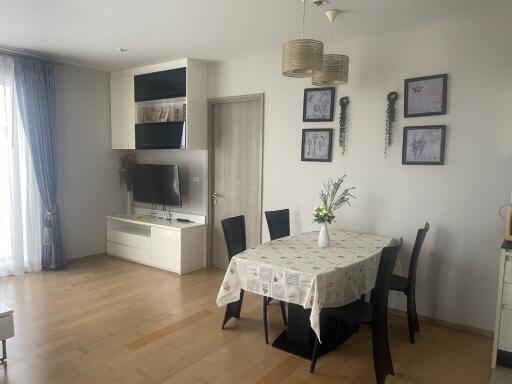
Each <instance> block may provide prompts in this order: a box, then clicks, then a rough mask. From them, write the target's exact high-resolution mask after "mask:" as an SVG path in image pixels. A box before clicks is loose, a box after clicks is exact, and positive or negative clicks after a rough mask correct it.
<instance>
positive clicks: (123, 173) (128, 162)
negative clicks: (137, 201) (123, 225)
mask: <svg viewBox="0 0 512 384" xmlns="http://www.w3.org/2000/svg"><path fill="white" fill-rule="evenodd" d="M136 163H137V156H136V155H135V154H134V153H125V154H124V155H123V156H120V157H119V177H120V178H121V185H122V184H125V185H126V214H127V215H131V214H132V185H133V178H132V166H133V164H136Z"/></svg>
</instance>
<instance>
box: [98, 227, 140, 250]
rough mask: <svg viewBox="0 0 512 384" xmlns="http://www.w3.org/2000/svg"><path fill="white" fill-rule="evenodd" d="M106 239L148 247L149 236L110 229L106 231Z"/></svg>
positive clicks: (122, 243) (133, 245)
mask: <svg viewBox="0 0 512 384" xmlns="http://www.w3.org/2000/svg"><path fill="white" fill-rule="evenodd" d="M107 241H108V242H111V243H118V244H121V245H128V246H130V247H136V248H142V249H149V246H150V237H148V236H141V235H137V234H134V233H129V232H124V231H116V230H112V229H109V230H108V231H107Z"/></svg>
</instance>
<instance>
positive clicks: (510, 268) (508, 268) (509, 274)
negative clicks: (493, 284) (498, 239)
mask: <svg viewBox="0 0 512 384" xmlns="http://www.w3.org/2000/svg"><path fill="white" fill-rule="evenodd" d="M503 281H504V282H505V283H511V284H512V256H509V255H508V254H507V261H505V276H504V277H503Z"/></svg>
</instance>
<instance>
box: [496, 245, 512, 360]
mask: <svg viewBox="0 0 512 384" xmlns="http://www.w3.org/2000/svg"><path fill="white" fill-rule="evenodd" d="M504 247H506V248H508V246H507V243H505V244H504ZM491 365H492V367H493V368H495V367H496V365H500V366H506V367H509V368H512V248H511V249H505V248H503V249H502V250H501V255H500V273H499V279H498V303H497V308H496V325H495V329H494V346H493V354H492V363H491Z"/></svg>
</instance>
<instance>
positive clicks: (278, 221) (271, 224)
mask: <svg viewBox="0 0 512 384" xmlns="http://www.w3.org/2000/svg"><path fill="white" fill-rule="evenodd" d="M265 217H266V218H267V225H268V231H269V232H270V240H276V239H280V238H281V237H286V236H290V210H289V209H280V210H278V211H266V212H265Z"/></svg>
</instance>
